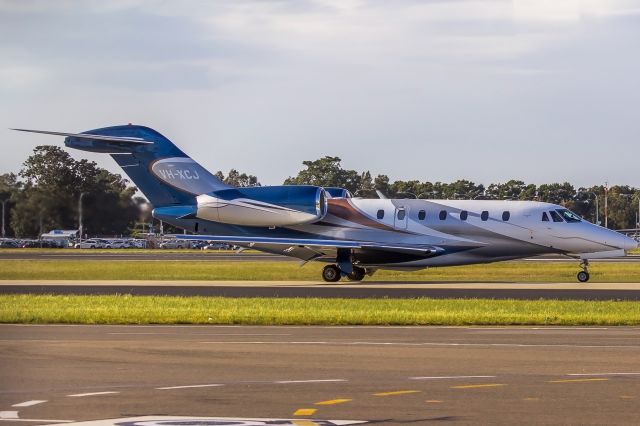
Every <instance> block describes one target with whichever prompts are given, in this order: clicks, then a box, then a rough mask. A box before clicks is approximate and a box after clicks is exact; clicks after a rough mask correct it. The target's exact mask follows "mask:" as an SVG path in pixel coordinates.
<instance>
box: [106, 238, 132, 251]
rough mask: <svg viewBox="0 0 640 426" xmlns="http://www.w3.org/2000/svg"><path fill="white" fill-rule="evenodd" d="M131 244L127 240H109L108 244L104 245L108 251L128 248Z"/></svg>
mask: <svg viewBox="0 0 640 426" xmlns="http://www.w3.org/2000/svg"><path fill="white" fill-rule="evenodd" d="M128 247H129V244H127V242H126V241H125V240H107V241H106V244H105V245H104V248H108V249H112V248H113V249H117V248H118V249H121V248H128Z"/></svg>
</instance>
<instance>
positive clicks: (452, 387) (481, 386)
mask: <svg viewBox="0 0 640 426" xmlns="http://www.w3.org/2000/svg"><path fill="white" fill-rule="evenodd" d="M501 386H507V385H506V384H505V383H483V384H480V385H459V386H451V389H476V388H497V387H501Z"/></svg>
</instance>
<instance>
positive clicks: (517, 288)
mask: <svg viewBox="0 0 640 426" xmlns="http://www.w3.org/2000/svg"><path fill="white" fill-rule="evenodd" d="M0 294H84V295H100V294H134V295H145V296H150V295H153V296H164V295H169V296H224V297H321V298H417V297H430V298H488V299H529V300H537V299H560V300H640V283H588V284H580V283H526V282H522V283H519V282H504V283H499V282H497V283H496V282H484V283H483V282H477V283H474V282H431V281H429V282H391V281H386V282H385V281H364V282H362V283H349V282H344V283H331V284H330V283H325V282H321V281H320V282H313V281H124V280H123V281H65V280H47V281H0Z"/></svg>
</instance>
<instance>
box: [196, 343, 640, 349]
mask: <svg viewBox="0 0 640 426" xmlns="http://www.w3.org/2000/svg"><path fill="white" fill-rule="evenodd" d="M199 343H201V344H214V345H224V344H227V345H230V344H236V345H335V346H358V345H361V346H408V347H415V346H424V347H469V346H470V347H483V346H484V347H503V348H574V349H640V345H569V344H527V343H450V342H418V343H410V342H326V341H317V342H314V341H309V342H283V341H235V342H233V341H206V342H199Z"/></svg>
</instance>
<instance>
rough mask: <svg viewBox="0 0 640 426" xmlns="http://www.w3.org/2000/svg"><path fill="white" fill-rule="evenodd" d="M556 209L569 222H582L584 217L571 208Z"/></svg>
mask: <svg viewBox="0 0 640 426" xmlns="http://www.w3.org/2000/svg"><path fill="white" fill-rule="evenodd" d="M556 211H557V212H558V213H560V215H561V216H562V218H563V219H564V220H566V221H567V222H568V223H576V222H582V218H581V217H580V216H578V215H577V214H575V213H574V212H572V211H571V210H567V209H558V210H556Z"/></svg>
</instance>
